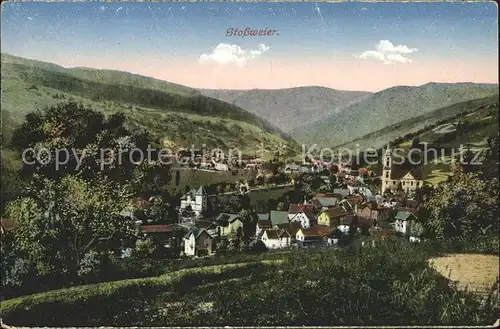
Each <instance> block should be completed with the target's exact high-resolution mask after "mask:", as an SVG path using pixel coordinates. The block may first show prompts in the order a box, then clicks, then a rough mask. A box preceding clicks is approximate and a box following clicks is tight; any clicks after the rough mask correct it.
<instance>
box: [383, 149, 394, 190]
mask: <svg viewBox="0 0 500 329" xmlns="http://www.w3.org/2000/svg"><path fill="white" fill-rule="evenodd" d="M382 166H383V167H382V190H381V194H383V193H384V192H385V191H386V190H387V189H388V188H389V186H390V181H391V168H392V152H391V149H390V148H389V145H387V149H386V150H385V152H384V155H383V156H382Z"/></svg>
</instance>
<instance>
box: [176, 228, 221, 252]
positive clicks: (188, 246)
mask: <svg viewBox="0 0 500 329" xmlns="http://www.w3.org/2000/svg"><path fill="white" fill-rule="evenodd" d="M215 235H216V234H215V232H214V231H213V230H206V229H203V228H202V229H197V228H194V229H192V230H191V231H190V232H189V233H188V234H187V235H186V236H185V237H184V239H183V242H184V254H186V256H209V255H212V254H213V252H214V238H215Z"/></svg>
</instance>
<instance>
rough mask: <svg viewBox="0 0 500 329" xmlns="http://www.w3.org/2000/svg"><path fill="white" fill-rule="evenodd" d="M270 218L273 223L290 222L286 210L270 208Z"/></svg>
mask: <svg viewBox="0 0 500 329" xmlns="http://www.w3.org/2000/svg"><path fill="white" fill-rule="evenodd" d="M270 218H271V223H272V224H273V225H277V224H284V223H289V222H290V220H289V219H288V212H287V211H279V210H271V214H270Z"/></svg>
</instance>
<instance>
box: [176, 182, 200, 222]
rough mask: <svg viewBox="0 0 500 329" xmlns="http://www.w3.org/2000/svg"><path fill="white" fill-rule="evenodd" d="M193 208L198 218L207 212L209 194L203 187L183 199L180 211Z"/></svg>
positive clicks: (192, 191) (193, 190) (187, 194)
mask: <svg viewBox="0 0 500 329" xmlns="http://www.w3.org/2000/svg"><path fill="white" fill-rule="evenodd" d="M188 207H191V209H192V211H193V212H194V213H195V215H196V216H199V215H200V214H201V213H203V212H205V211H206V210H207V193H206V192H205V189H204V188H203V186H200V188H198V190H195V189H192V190H191V191H189V192H188V193H186V194H185V195H184V196H183V197H182V198H181V207H180V210H181V211H182V210H184V209H186V208H188Z"/></svg>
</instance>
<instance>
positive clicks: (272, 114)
mask: <svg viewBox="0 0 500 329" xmlns="http://www.w3.org/2000/svg"><path fill="white" fill-rule="evenodd" d="M198 91H200V92H201V94H203V95H205V96H209V97H213V98H217V99H220V100H223V101H225V102H228V103H231V104H234V105H237V106H239V107H241V108H244V109H246V110H247V111H249V112H251V113H254V114H256V115H258V116H259V117H261V118H264V119H266V120H267V121H269V122H271V123H273V124H274V125H275V126H277V127H278V128H280V129H281V130H283V131H285V132H289V131H291V130H293V129H294V128H296V127H298V126H301V125H304V124H305V123H308V122H311V121H313V120H314V119H318V118H322V117H324V116H327V115H329V114H330V113H334V112H335V111H341V110H342V109H343V108H345V107H346V106H348V105H350V104H352V103H354V102H357V101H359V100H361V99H363V98H364V97H367V96H368V95H370V94H371V93H370V92H365V91H350V90H339V89H332V88H328V87H323V86H300V87H293V88H279V89H259V88H254V89H245V90H238V89H198Z"/></svg>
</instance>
